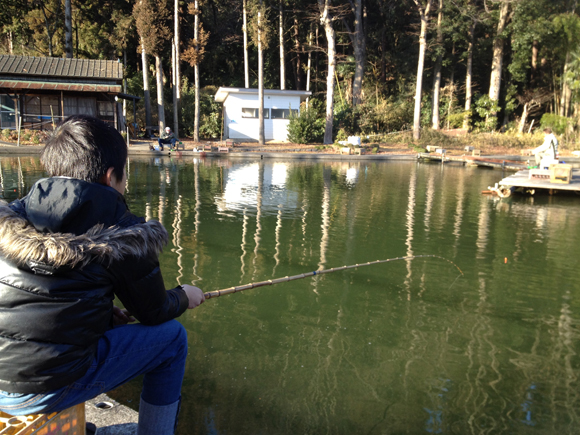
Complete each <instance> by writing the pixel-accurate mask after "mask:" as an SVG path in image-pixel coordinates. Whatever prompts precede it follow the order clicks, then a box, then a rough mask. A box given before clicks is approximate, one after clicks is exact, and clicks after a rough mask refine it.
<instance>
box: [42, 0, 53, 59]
mask: <svg viewBox="0 0 580 435" xmlns="http://www.w3.org/2000/svg"><path fill="white" fill-rule="evenodd" d="M40 9H41V10H42V15H43V16H44V26H45V27H46V39H47V43H48V57H52V55H53V51H52V37H53V36H54V31H53V30H52V29H51V26H50V20H49V19H48V16H47V15H46V9H45V8H44V5H43V4H41V7H40Z"/></svg>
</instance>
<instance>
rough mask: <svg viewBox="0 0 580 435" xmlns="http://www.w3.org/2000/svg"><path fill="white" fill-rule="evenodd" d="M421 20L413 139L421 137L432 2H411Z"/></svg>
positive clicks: (417, 0) (419, 0)
mask: <svg viewBox="0 0 580 435" xmlns="http://www.w3.org/2000/svg"><path fill="white" fill-rule="evenodd" d="M413 1H414V2H415V5H417V9H418V11H419V16H420V18H421V32H420V34H419V61H418V62H417V84H416V86H415V111H414V115H413V139H414V140H419V139H420V137H421V97H422V86H423V69H424V64H425V51H426V50H427V25H428V24H429V11H430V9H431V2H432V0H427V4H426V5H423V3H421V0H413Z"/></svg>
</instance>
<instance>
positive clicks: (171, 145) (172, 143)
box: [157, 139, 177, 151]
mask: <svg viewBox="0 0 580 435" xmlns="http://www.w3.org/2000/svg"><path fill="white" fill-rule="evenodd" d="M176 142H177V139H157V143H158V144H159V149H160V150H161V151H163V144H169V149H173V148H175V143H176Z"/></svg>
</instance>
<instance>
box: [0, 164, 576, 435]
mask: <svg viewBox="0 0 580 435" xmlns="http://www.w3.org/2000/svg"><path fill="white" fill-rule="evenodd" d="M0 164H1V167H2V180H0V181H1V182H2V187H3V190H2V195H3V196H4V197H5V198H7V199H13V198H15V197H17V196H20V195H22V194H24V193H25V192H26V191H27V189H28V188H29V187H30V185H31V184H32V182H33V181H34V180H35V179H36V178H38V177H39V176H41V172H40V168H39V166H38V163H37V160H36V159H34V158H30V159H26V158H21V159H20V161H19V160H18V159H7V158H2V159H1V161H0ZM503 177H504V174H502V173H501V172H500V171H497V170H495V171H494V170H484V169H477V168H463V167H454V166H444V167H443V166H441V165H438V164H417V163H415V162H400V163H386V162H379V163H373V162H353V163H343V162H334V163H331V162H324V163H322V162H300V161H298V162H291V161H271V160H248V161H242V160H227V159H216V160H210V159H206V160H202V161H196V160H194V159H191V158H187V159H186V158H184V159H169V158H161V159H153V160H139V159H131V160H130V163H129V183H128V192H127V194H126V198H127V201H128V203H129V206H130V207H131V209H132V211H133V212H135V213H136V214H140V215H144V216H147V217H148V218H153V219H159V220H161V221H162V222H163V224H164V225H165V227H166V228H167V229H168V231H169V234H170V242H169V244H168V246H167V248H166V250H165V252H164V253H163V256H162V257H161V263H162V269H163V271H164V277H165V280H166V285H167V286H168V287H170V286H171V287H172V286H175V285H176V284H177V283H192V284H194V285H197V286H199V287H201V288H202V289H204V290H205V291H210V290H217V289H222V288H226V287H230V286H234V285H240V284H245V283H249V282H253V281H262V280H267V279H272V278H276V277H283V276H286V275H296V274H300V273H303V272H309V271H313V270H317V269H326V268H331V267H338V266H343V265H350V264H356V263H364V262H368V261H374V260H381V259H387V258H391V257H400V256H408V255H422V254H430V255H439V256H442V257H445V258H447V259H449V260H451V261H453V262H454V263H456V264H457V266H458V267H459V268H460V269H461V270H462V271H463V273H464V275H463V276H461V275H460V274H459V271H458V270H457V269H456V268H455V267H454V266H453V265H452V264H450V263H448V262H446V261H443V260H441V259H436V258H426V259H415V260H412V261H397V262H393V263H388V264H383V265H373V266H368V267H363V268H358V269H350V270H347V271H341V272H336V273H332V274H327V275H320V276H316V277H313V278H306V279H303V280H298V281H293V282H290V283H284V284H278V285H275V286H272V287H263V288H259V289H253V290H248V291H246V292H243V293H237V294H233V295H227V296H222V297H220V298H217V299H212V300H208V301H206V303H205V304H203V305H202V306H201V307H199V308H197V309H195V310H193V311H188V312H186V313H185V314H184V315H183V316H182V317H181V318H180V320H181V321H182V322H183V324H184V325H185V326H186V327H187V330H188V332H189V342H190V355H189V359H188V365H187V369H186V370H187V372H186V378H185V382H184V386H183V407H182V411H181V415H180V425H179V429H178V434H180V435H185V434H188V435H189V434H220V435H223V434H419V433H446V434H476V433H477V434H480V433H481V434H529V433H538V434H554V433H580V424H579V420H580V418H579V413H580V390H579V383H578V376H579V375H580V373H579V364H580V360H579V357H578V355H577V353H578V351H579V350H580V346H579V337H580V330H579V326H580V324H579V321H580V285H579V282H578V273H577V267H578V258H579V256H580V197H574V196H543V197H540V196H538V197H533V198H529V197H528V198H526V197H513V198H510V199H509V200H500V199H498V198H494V197H491V196H486V195H482V194H481V191H482V190H484V189H487V187H488V186H490V185H493V184H495V183H496V182H497V181H499V180H500V179H501V178H503ZM139 389H140V385H139V382H138V381H136V382H132V383H130V384H128V385H126V386H124V387H121V388H119V389H118V390H116V391H114V392H112V393H111V396H112V397H114V398H115V399H117V400H119V401H120V402H122V403H124V404H127V405H128V406H130V407H133V408H136V407H137V405H138V402H139Z"/></svg>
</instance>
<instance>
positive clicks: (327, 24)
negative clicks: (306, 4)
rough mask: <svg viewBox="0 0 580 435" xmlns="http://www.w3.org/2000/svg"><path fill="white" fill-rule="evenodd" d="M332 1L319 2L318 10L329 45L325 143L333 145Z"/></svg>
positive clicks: (334, 44)
mask: <svg viewBox="0 0 580 435" xmlns="http://www.w3.org/2000/svg"><path fill="white" fill-rule="evenodd" d="M331 3H332V0H318V10H319V12H320V23H321V24H322V26H323V27H324V32H325V33H326V43H327V58H328V61H327V65H328V71H327V73H326V125H325V128H324V143H325V144H331V143H332V142H333V140H332V123H333V121H334V77H335V74H336V41H335V33H334V27H333V25H332V24H333V17H332V16H331Z"/></svg>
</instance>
